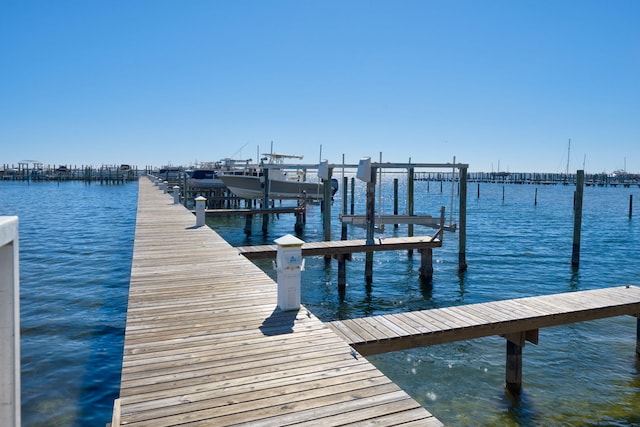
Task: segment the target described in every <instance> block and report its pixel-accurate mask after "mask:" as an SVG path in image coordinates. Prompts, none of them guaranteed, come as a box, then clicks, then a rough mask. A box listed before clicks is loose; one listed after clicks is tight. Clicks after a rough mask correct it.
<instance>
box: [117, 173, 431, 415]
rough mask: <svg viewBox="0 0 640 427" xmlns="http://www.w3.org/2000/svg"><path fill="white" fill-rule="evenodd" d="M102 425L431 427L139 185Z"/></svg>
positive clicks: (237, 260)
mask: <svg viewBox="0 0 640 427" xmlns="http://www.w3.org/2000/svg"><path fill="white" fill-rule="evenodd" d="M139 188H140V191H139V196H138V214H137V223H136V233H135V244H134V253H133V262H132V270H131V281H130V290H129V302H128V312H127V323H126V332H125V343H124V357H123V366H122V378H121V388H120V397H119V398H118V399H117V400H116V402H115V404H114V412H113V420H112V426H113V427H117V426H121V425H122V426H124V425H127V426H171V425H207V426H211V425H213V426H230V425H249V426H286V425H293V424H295V425H299V426H303V425H322V426H337V425H353V424H357V425H362V426H367V425H376V426H395V425H403V426H412V425H415V426H418V425H419V426H441V425H442V423H440V421H438V420H437V419H436V418H435V417H433V415H431V414H430V413H429V412H428V411H427V410H426V409H424V408H423V407H422V406H420V404H418V403H417V402H416V401H415V400H413V399H412V398H410V397H409V396H408V395H407V394H406V393H405V392H404V391H403V390H401V389H400V388H399V387H398V386H397V385H396V384H394V383H393V382H392V381H391V380H390V379H388V378H387V377H386V376H384V375H383V374H382V373H381V372H380V371H378V370H377V369H376V368H375V367H374V366H373V365H371V364H370V363H369V362H368V361H367V360H366V359H364V358H363V357H360V356H359V355H358V354H357V353H355V352H353V351H352V349H351V348H350V347H349V346H348V344H347V343H345V342H344V341H343V340H342V339H341V338H340V337H339V336H338V335H337V334H335V333H334V332H333V331H332V330H331V329H329V328H328V327H327V326H326V325H325V324H323V323H322V322H321V321H320V320H318V319H317V318H316V317H315V316H314V315H313V314H312V313H310V312H309V311H307V310H306V309H305V308H304V307H302V308H301V309H300V310H299V311H293V312H282V311H280V310H278V309H276V301H277V285H276V283H275V282H273V280H271V279H270V278H269V277H268V276H267V275H266V274H265V273H264V272H263V271H261V270H260V269H259V268H258V267H256V266H255V265H254V264H253V263H251V261H249V260H247V259H246V258H245V257H242V256H238V251H237V250H236V249H235V248H233V247H231V246H230V245H229V244H228V243H227V242H226V241H224V240H223V239H222V238H221V237H220V236H219V235H218V234H217V233H215V232H214V231H213V230H211V229H210V228H208V227H195V218H194V216H193V214H191V212H189V211H188V210H187V209H185V208H184V207H182V206H181V205H174V204H172V201H171V198H170V196H168V195H166V194H163V193H162V192H161V191H158V190H157V189H155V188H154V187H153V186H152V184H151V182H150V181H149V180H147V179H141V180H140V183H139Z"/></svg>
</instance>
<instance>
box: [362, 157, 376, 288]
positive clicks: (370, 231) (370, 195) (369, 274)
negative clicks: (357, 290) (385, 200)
mask: <svg viewBox="0 0 640 427" xmlns="http://www.w3.org/2000/svg"><path fill="white" fill-rule="evenodd" d="M377 174H378V168H376V167H372V168H371V177H370V179H369V181H368V182H367V245H373V235H374V232H375V226H376V224H375V213H376V206H375V202H376V175H377ZM364 280H365V282H366V283H367V285H369V284H371V283H372V282H373V252H367V253H366V255H365V263H364Z"/></svg>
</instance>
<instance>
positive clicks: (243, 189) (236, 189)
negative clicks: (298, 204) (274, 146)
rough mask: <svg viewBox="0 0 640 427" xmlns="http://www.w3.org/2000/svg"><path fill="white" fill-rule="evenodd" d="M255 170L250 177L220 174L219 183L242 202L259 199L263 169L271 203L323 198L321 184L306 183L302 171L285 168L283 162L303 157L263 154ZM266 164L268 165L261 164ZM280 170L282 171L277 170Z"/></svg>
mask: <svg viewBox="0 0 640 427" xmlns="http://www.w3.org/2000/svg"><path fill="white" fill-rule="evenodd" d="M262 156H263V158H262V161H261V164H260V167H259V169H258V170H256V172H255V173H253V174H245V175H230V174H226V173H225V174H222V175H220V179H221V180H222V182H224V184H225V185H226V186H227V188H228V189H229V190H231V192H232V193H233V194H235V195H236V196H238V197H241V198H243V199H260V198H263V197H264V193H265V173H264V172H265V169H268V173H267V176H268V180H269V182H268V184H269V198H271V199H306V200H322V199H323V198H324V187H323V183H322V182H321V181H320V180H318V181H307V180H306V171H305V170H304V169H303V168H295V165H293V168H292V166H291V165H288V166H286V167H285V163H284V161H285V160H286V159H298V160H300V159H302V156H296V155H291V154H277V153H266V154H262ZM265 161H267V164H265V163H264V162H265ZM279 166H281V167H279ZM332 187H333V189H332V196H333V194H335V192H336V191H337V190H338V181H337V180H335V179H333V180H332Z"/></svg>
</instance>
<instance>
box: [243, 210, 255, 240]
mask: <svg viewBox="0 0 640 427" xmlns="http://www.w3.org/2000/svg"><path fill="white" fill-rule="evenodd" d="M252 223H253V214H247V216H246V217H245V219H244V234H246V235H247V236H251V227H252Z"/></svg>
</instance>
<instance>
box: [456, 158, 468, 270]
mask: <svg viewBox="0 0 640 427" xmlns="http://www.w3.org/2000/svg"><path fill="white" fill-rule="evenodd" d="M459 212H460V213H459V215H460V218H459V221H458V225H459V230H460V232H459V234H458V239H459V240H458V271H459V272H463V271H467V168H461V169H460V211H459Z"/></svg>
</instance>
